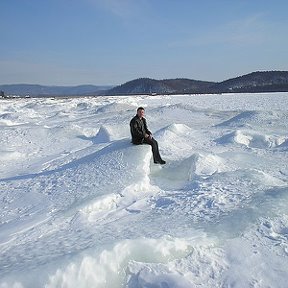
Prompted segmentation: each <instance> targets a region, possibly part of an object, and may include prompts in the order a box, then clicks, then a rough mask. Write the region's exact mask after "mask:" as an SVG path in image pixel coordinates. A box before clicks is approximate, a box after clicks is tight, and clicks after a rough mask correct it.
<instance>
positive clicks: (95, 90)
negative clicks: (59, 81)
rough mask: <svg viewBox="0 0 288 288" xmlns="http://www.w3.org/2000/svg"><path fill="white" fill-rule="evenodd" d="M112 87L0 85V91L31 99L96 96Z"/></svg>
mask: <svg viewBox="0 0 288 288" xmlns="http://www.w3.org/2000/svg"><path fill="white" fill-rule="evenodd" d="M112 87H113V86H95V85H80V86H43V85H32V84H9V85H0V91H4V92H5V95H17V96H26V95H29V96H31V97H37V96H77V95H79V96H82V95H83V96H85V95H98V94H99V93H100V94H101V93H103V91H104V90H107V89H111V88H112Z"/></svg>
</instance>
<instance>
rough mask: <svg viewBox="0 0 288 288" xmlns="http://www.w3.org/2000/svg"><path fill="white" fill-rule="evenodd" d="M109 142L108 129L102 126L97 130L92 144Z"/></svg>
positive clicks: (109, 134)
mask: <svg viewBox="0 0 288 288" xmlns="http://www.w3.org/2000/svg"><path fill="white" fill-rule="evenodd" d="M110 141H111V133H110V132H109V131H108V129H107V128H106V127H104V126H101V127H100V129H99V130H98V133H97V134H96V136H95V138H94V140H93V142H95V143H103V142H104V143H105V142H110Z"/></svg>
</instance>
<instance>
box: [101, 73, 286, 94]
mask: <svg viewBox="0 0 288 288" xmlns="http://www.w3.org/2000/svg"><path fill="white" fill-rule="evenodd" d="M282 91H288V71H267V72H253V73H250V74H247V75H243V76H240V77H237V78H232V79H229V80H225V81H223V82H208V81H197V80H190V79H166V80H155V79H150V78H139V79H136V80H132V81H129V82H127V83H125V84H122V85H119V86H116V87H114V88H112V89H110V90H107V91H106V92H105V95H134V94H183V93H191V94H194V93H200V94H201V93H229V92H236V93H241V92H251V93H252V92H282Z"/></svg>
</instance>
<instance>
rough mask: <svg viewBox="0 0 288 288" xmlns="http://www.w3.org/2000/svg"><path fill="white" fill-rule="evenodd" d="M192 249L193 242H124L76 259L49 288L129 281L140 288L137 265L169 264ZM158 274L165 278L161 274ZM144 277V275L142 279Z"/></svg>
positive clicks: (56, 276) (60, 271) (56, 274)
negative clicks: (136, 282)
mask: <svg viewBox="0 0 288 288" xmlns="http://www.w3.org/2000/svg"><path fill="white" fill-rule="evenodd" d="M190 245H191V244H190V243H189V240H185V239H177V238H174V239H173V238H172V239H170V238H167V237H166V238H162V239H134V240H123V241H121V242H118V243H117V244H116V245H115V246H114V247H111V248H110V249H109V248H108V249H105V250H103V251H102V252H101V253H100V254H98V255H97V254H96V253H95V252H93V251H90V253H89V255H88V254H87V255H83V256H82V258H78V259H75V261H73V262H71V263H69V264H68V265H67V266H66V267H63V268H59V269H58V270H57V271H56V272H55V273H54V275H51V276H50V277H49V283H47V284H46V286H45V287H47V288H54V287H70V288H73V287H75V288H78V287H120V286H122V285H123V286H124V285H125V282H127V281H128V283H129V285H128V287H131V288H132V287H138V286H133V285H132V281H133V280H135V278H133V274H134V273H133V271H135V265H133V263H134V261H137V262H146V263H149V262H150V263H169V262H171V261H173V260H175V259H177V258H181V257H184V256H185V255H187V254H188V253H189V252H190V251H191V250H192V247H191V246H190ZM132 266H134V269H133V268H132ZM128 267H129V268H128ZM156 273H158V274H159V275H161V272H160V271H156ZM143 274H144V273H142V274H141V276H142V277H143ZM177 274H178V277H179V278H181V274H180V273H175V275H177ZM175 275H174V279H173V277H172V278H171V279H170V280H171V283H173V282H175ZM159 277H160V276H159ZM168 277H169V275H167V276H166V278H167V279H169V278H168ZM139 278H140V277H139ZM176 279H177V278H176ZM150 281H151V280H150ZM166 281H167V280H166ZM184 281H185V280H184V279H183V280H182V283H188V282H187V281H186V282H184ZM155 282H156V281H155ZM120 283H121V284H120ZM168 287H169V286H168Z"/></svg>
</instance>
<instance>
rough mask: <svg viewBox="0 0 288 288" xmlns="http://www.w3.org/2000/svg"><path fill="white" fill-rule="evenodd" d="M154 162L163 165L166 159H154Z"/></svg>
mask: <svg viewBox="0 0 288 288" xmlns="http://www.w3.org/2000/svg"><path fill="white" fill-rule="evenodd" d="M154 163H155V164H161V165H163V164H166V161H164V160H162V159H161V160H159V161H154Z"/></svg>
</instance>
